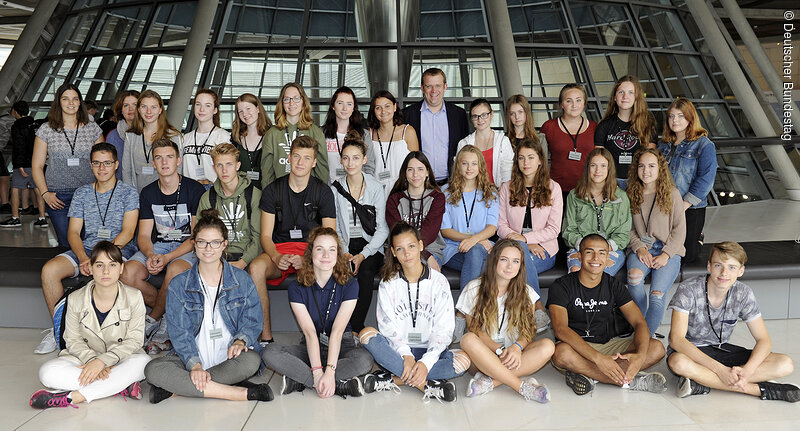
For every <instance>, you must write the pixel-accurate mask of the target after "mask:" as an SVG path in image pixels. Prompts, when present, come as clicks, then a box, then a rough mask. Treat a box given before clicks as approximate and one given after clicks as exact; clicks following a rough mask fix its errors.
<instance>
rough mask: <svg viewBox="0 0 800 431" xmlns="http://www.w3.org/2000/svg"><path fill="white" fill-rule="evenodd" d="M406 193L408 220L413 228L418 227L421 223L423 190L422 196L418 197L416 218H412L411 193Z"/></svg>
mask: <svg viewBox="0 0 800 431" xmlns="http://www.w3.org/2000/svg"><path fill="white" fill-rule="evenodd" d="M406 194H407V195H408V211H409V214H408V221H409V222H410V223H411V224H412V225H413V226H414V229H419V228H420V226H421V225H422V207H423V206H425V202H424V199H425V192H424V191H423V192H422V196H420V197H419V211H417V213H416V216H417V217H416V219H415V218H414V201H415V200H417V199H414V198H413V197H411V193H408V192H406Z"/></svg>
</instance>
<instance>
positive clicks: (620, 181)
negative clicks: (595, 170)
mask: <svg viewBox="0 0 800 431" xmlns="http://www.w3.org/2000/svg"><path fill="white" fill-rule="evenodd" d="M617 187H619V188H621V189H622V190H623V191H625V190H627V188H628V179H627V178H617Z"/></svg>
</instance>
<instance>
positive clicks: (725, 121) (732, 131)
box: [695, 104, 739, 138]
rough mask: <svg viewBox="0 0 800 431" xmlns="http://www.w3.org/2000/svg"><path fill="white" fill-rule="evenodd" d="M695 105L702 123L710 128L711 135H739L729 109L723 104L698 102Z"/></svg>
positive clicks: (707, 128) (731, 136) (727, 136)
mask: <svg viewBox="0 0 800 431" xmlns="http://www.w3.org/2000/svg"><path fill="white" fill-rule="evenodd" d="M695 107H696V108H697V115H698V116H699V117H700V125H702V126H703V128H704V129H706V130H708V133H709V134H710V135H711V136H719V137H725V138H734V137H739V132H738V131H737V130H736V126H735V125H734V124H733V120H732V119H731V116H730V115H729V114H728V110H727V109H725V107H724V106H723V105H720V104H717V105H702V104H696V105H695Z"/></svg>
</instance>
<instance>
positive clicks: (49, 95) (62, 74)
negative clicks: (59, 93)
mask: <svg viewBox="0 0 800 431" xmlns="http://www.w3.org/2000/svg"><path fill="white" fill-rule="evenodd" d="M74 63H75V59H73V58H63V59H58V60H52V61H43V62H42V64H40V65H39V70H38V71H37V72H36V76H35V77H34V78H33V80H32V81H31V85H30V87H28V91H29V92H30V91H31V89H32V90H33V94H32V95H30V100H32V101H35V102H50V101H52V100H53V99H54V98H55V94H56V89H57V88H58V87H59V86H60V85H61V84H63V83H64V81H66V80H67V74H69V70H70V69H71V68H72V65H73V64H74Z"/></svg>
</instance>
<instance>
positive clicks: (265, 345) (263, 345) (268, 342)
mask: <svg viewBox="0 0 800 431" xmlns="http://www.w3.org/2000/svg"><path fill="white" fill-rule="evenodd" d="M274 342H275V339H274V338H270V339H269V340H259V341H258V344H260V345H261V348H262V349H263V348H264V347H267V346H268V345H270V344H272V343H274Z"/></svg>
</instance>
